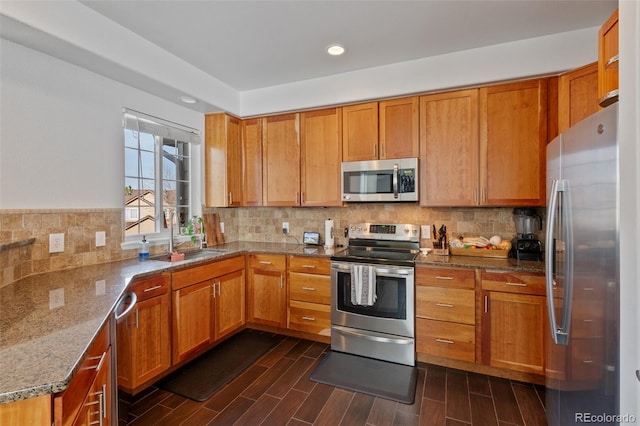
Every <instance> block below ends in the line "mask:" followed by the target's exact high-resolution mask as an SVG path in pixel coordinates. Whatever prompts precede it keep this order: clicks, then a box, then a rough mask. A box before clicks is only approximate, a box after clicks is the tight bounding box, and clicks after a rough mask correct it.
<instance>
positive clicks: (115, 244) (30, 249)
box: [0, 209, 137, 287]
mask: <svg viewBox="0 0 640 426" xmlns="http://www.w3.org/2000/svg"><path fill="white" fill-rule="evenodd" d="M122 221H123V216H122V209H104V210H103V209H100V210H84V209H83V210H2V211H0V245H2V246H4V247H6V246H7V245H8V244H11V243H14V242H17V241H25V240H30V239H34V240H33V243H29V244H26V245H21V246H18V247H15V248H11V247H8V248H6V249H4V250H2V256H0V269H1V270H2V274H0V287H2V286H3V285H7V284H10V283H12V282H14V281H17V280H19V279H20V278H23V277H26V276H28V275H31V274H36V273H42V272H50V271H56V270H60V269H66V268H73V267H78V266H84V265H92V264H96V263H104V262H111V261H114V260H121V259H125V258H132V257H135V256H137V251H136V250H122V249H121V248H120V244H121V243H122V223H123V222H122ZM97 231H104V232H105V234H106V245H105V246H104V247H96V232H97ZM55 233H63V234H64V252H62V253H49V234H55Z"/></svg>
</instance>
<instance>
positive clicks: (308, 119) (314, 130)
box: [300, 108, 342, 206]
mask: <svg viewBox="0 0 640 426" xmlns="http://www.w3.org/2000/svg"><path fill="white" fill-rule="evenodd" d="M341 162H342V110H341V109H340V108H330V109H323V110H318V111H309V112H303V113H301V114H300V175H301V176H300V178H301V180H300V185H301V190H302V194H301V200H300V201H301V203H300V204H301V205H302V206H340V205H342V201H341V191H340V164H341ZM320 176H321V177H322V179H319V177H320Z"/></svg>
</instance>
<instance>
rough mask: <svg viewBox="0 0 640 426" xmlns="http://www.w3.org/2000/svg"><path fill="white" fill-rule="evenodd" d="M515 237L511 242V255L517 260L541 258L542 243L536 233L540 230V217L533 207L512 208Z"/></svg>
mask: <svg viewBox="0 0 640 426" xmlns="http://www.w3.org/2000/svg"><path fill="white" fill-rule="evenodd" d="M513 221H514V223H515V224H516V238H514V240H513V242H512V244H511V253H510V255H511V257H513V258H516V259H518V260H542V243H541V242H540V240H538V239H537V234H538V232H539V231H541V230H542V217H541V216H540V215H539V214H538V213H537V212H536V210H535V209H533V208H530V207H519V208H515V209H513Z"/></svg>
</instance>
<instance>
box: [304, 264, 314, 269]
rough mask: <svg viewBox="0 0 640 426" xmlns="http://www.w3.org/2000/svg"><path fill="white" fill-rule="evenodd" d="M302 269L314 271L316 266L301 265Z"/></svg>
mask: <svg viewBox="0 0 640 426" xmlns="http://www.w3.org/2000/svg"><path fill="white" fill-rule="evenodd" d="M302 267H303V268H311V269H315V268H316V265H302Z"/></svg>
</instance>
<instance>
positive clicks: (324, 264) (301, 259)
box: [288, 256, 331, 336]
mask: <svg viewBox="0 0 640 426" xmlns="http://www.w3.org/2000/svg"><path fill="white" fill-rule="evenodd" d="M288 271H289V272H288V275H289V329H290V330H297V331H304V332H307V333H312V334H322V335H324V336H329V335H330V333H331V276H330V272H331V264H330V260H329V259H327V258H314V257H305V256H290V257H289V269H288Z"/></svg>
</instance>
